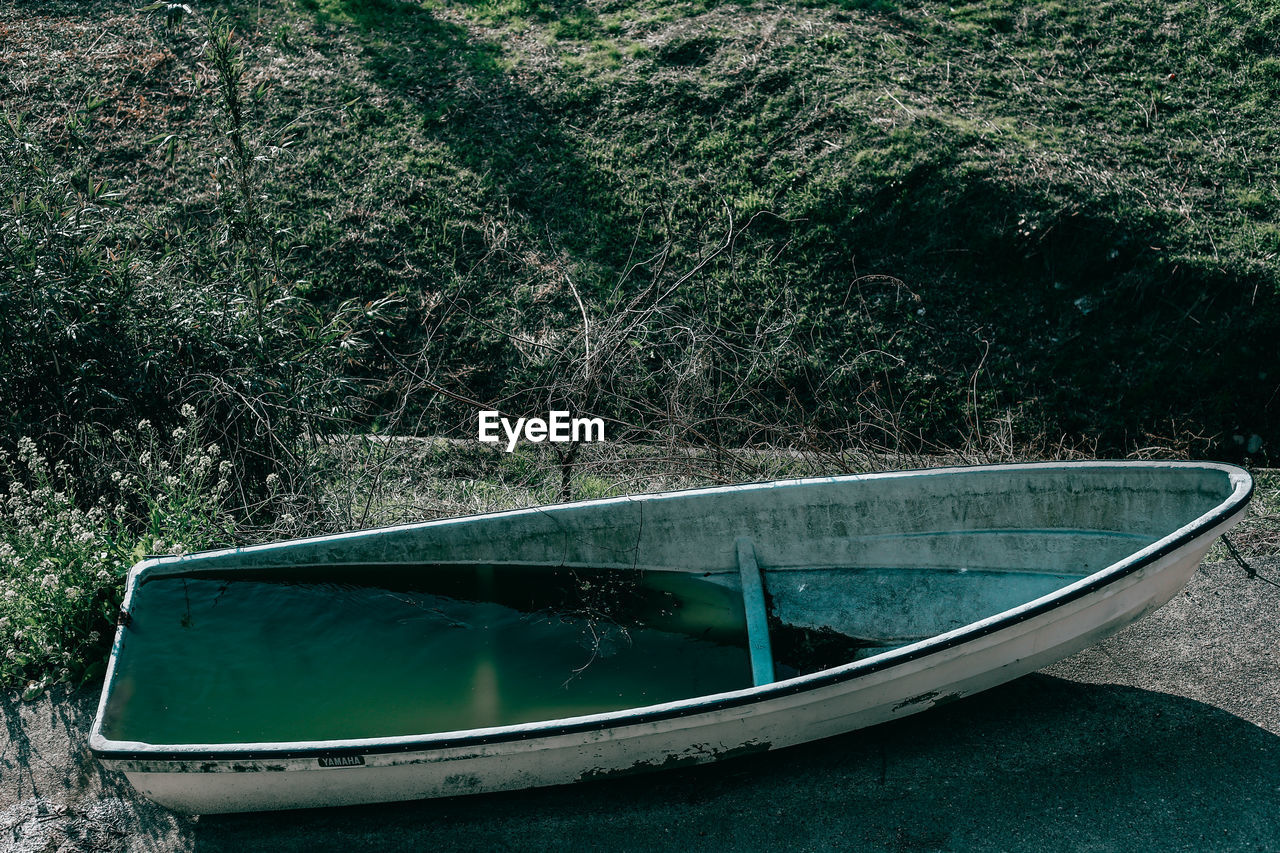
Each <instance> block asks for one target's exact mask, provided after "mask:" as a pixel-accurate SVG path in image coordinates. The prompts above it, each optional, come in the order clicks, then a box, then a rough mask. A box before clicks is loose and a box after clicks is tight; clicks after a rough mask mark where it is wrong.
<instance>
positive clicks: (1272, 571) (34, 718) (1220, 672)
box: [0, 561, 1280, 853]
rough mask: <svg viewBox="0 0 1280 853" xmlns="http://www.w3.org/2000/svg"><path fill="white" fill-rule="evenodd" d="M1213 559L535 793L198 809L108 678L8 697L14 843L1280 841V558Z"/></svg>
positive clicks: (678, 845) (1204, 845) (676, 846)
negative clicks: (154, 778)
mask: <svg viewBox="0 0 1280 853" xmlns="http://www.w3.org/2000/svg"><path fill="white" fill-rule="evenodd" d="M1256 567H1257V569H1258V574H1259V576H1260V577H1257V578H1251V577H1249V576H1248V575H1247V574H1246V573H1245V571H1244V570H1243V569H1241V568H1240V567H1239V566H1238V565H1237V564H1235V563H1215V564H1211V565H1208V566H1205V567H1202V568H1201V569H1200V571H1199V572H1198V573H1197V575H1196V576H1195V578H1194V579H1193V581H1192V583H1191V584H1190V585H1189V586H1188V588H1187V589H1186V590H1185V591H1184V592H1183V593H1181V594H1180V595H1179V596H1178V597H1177V598H1175V599H1174V601H1173V602H1171V603H1170V604H1169V605H1168V606H1167V607H1165V608H1164V609H1163V610H1161V611H1160V612H1158V613H1156V614H1154V615H1153V616H1150V617H1148V618H1147V619H1146V620H1145V621H1144V622H1142V623H1140V624H1138V625H1135V626H1133V627H1132V628H1130V629H1129V630H1127V631H1126V632H1124V633H1122V634H1120V635H1118V636H1117V637H1115V638H1113V639H1112V640H1110V641H1108V642H1107V643H1105V644H1103V645H1101V646H1098V647H1095V648H1093V649H1090V650H1088V651H1086V652H1084V653H1082V654H1080V655H1077V656H1076V657H1074V658H1071V659H1070V660H1067V661H1064V662H1063V663H1061V664H1059V665H1057V666H1055V667H1053V668H1052V669H1050V670H1048V671H1046V673H1044V674H1037V675H1033V676H1028V677H1026V678H1023V679H1020V680H1018V681H1016V682H1014V683H1012V684H1009V685H1006V686H1005V687H1002V688H999V689H996V690H992V691H989V692H988V693H985V694H982V695H980V696H976V697H972V698H969V699H965V700H963V701H960V702H957V703H955V704H953V705H949V706H946V707H943V708H938V709H935V710H933V711H929V712H927V713H924V714H921V715H918V716H915V717H912V718H910V719H908V720H904V721H901V722H898V723H893V724H889V725H885V726H880V727H877V728H874V729H869V730H865V731H862V732H855V733H854V734H851V735H847V736H844V737H840V738H836V739H833V740H828V741H824V742H822V743H818V744H811V745H808V746H804V747H799V748H795V749H790V750H784V751H781V752H778V753H774V754H769V755H764V756H758V757H754V758H747V759H740V760H738V761H736V762H729V763H726V764H724V765H720V766H717V767H710V768H698V769H694V770H688V771H676V772H671V773H665V774H655V775H649V776H644V777H635V778H631V779H626V780H619V781H612V782H603V783H599V784H592V785H580V786H574V787H569V788H554V789H547V790H541V791H534V792H528V793H517V794H499V795H488V796H481V797H471V798H460V799H455V800H443V801H440V800H437V801H429V802H420V803H409V804H399V805H392V806H374V807H362V808H348V809H328V810H312V811H308V812H289V813H278V814H267V815H235V816H222V817H201V818H196V819H191V818H182V817H177V816H175V815H172V814H170V813H168V812H166V811H164V810H163V809H160V808H159V807H156V806H154V805H152V804H150V803H148V802H147V801H145V800H141V799H138V798H136V797H135V796H134V795H133V794H132V792H131V790H130V789H129V788H128V786H127V784H125V783H123V782H122V781H121V780H119V779H117V778H114V777H111V776H109V775H107V774H104V773H103V772H102V771H101V770H100V769H99V768H98V767H97V765H96V764H95V763H94V762H93V760H92V759H91V758H90V757H89V756H88V755H87V754H86V752H85V749H84V740H85V733H86V730H87V728H88V725H89V721H90V719H91V717H92V711H93V707H94V704H95V703H96V692H92V691H89V692H81V693H72V694H68V693H67V692H62V693H57V694H54V695H53V696H49V697H45V698H42V699H40V700H37V701H35V702H31V703H20V702H18V701H17V700H16V699H15V698H14V697H7V698H5V699H4V700H3V701H2V702H0V714H2V715H3V718H4V722H5V727H4V730H3V731H0V737H3V738H4V739H5V740H3V741H2V742H0V743H2V747H0V848H3V847H4V846H5V845H8V846H9V848H10V849H13V850H17V851H24V853H25V851H46V850H47V851H56V850H113V849H114V850H195V851H219V850H228V851H236V853H243V851H245V850H256V849H270V850H300V851H301V850H307V851H310V850H324V849H344V848H345V849H377V850H472V849H477V850H500V849H536V850H550V849H574V850H578V849H582V850H680V851H684V850H707V851H720V850H744V849H776V850H782V849H787V850H830V849H845V850H874V851H916V850H1089V851H1094V850H1125V851H1127V850H1157V849H1158V850H1196V851H1204V850H1232V851H1237V850H1280V666H1278V665H1277V664H1278V663H1280V661H1278V660H1277V655H1280V586H1277V585H1275V584H1280V561H1271V562H1267V563H1258V564H1256Z"/></svg>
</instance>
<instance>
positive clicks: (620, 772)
mask: <svg viewBox="0 0 1280 853" xmlns="http://www.w3.org/2000/svg"><path fill="white" fill-rule="evenodd" d="M772 747H773V744H772V743H770V742H769V741H748V742H747V743H744V744H742V745H741V746H735V747H731V748H729V749H720V750H717V749H712V748H711V747H710V746H708V745H707V744H695V745H694V746H691V747H689V748H688V749H686V750H684V751H683V752H681V753H679V754H675V753H673V754H671V755H667V756H665V757H664V758H662V760H660V761H659V760H656V759H655V760H653V761H637V762H635V763H634V764H632V765H631V766H629V767H612V768H611V767H593V768H592V769H590V770H588V771H586V772H585V773H583V774H582V775H580V776H579V777H578V780H577V781H579V782H591V781H596V780H600V779H619V778H622V777H625V776H635V775H637V774H640V773H650V772H652V771H654V770H673V769H675V768H678V767H694V766H697V765H699V764H710V763H711V762H713V761H725V760H727V759H731V758H742V757H744V756H748V755H758V754H760V753H762V752H768V751H769V750H770V749H771V748H772Z"/></svg>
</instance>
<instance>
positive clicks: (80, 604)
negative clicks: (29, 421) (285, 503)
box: [0, 407, 233, 696]
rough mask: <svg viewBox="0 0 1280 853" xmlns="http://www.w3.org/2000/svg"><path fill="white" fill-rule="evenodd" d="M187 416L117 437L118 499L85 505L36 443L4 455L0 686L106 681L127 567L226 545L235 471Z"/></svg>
mask: <svg viewBox="0 0 1280 853" xmlns="http://www.w3.org/2000/svg"><path fill="white" fill-rule="evenodd" d="M182 415H183V418H184V424H183V425H182V426H179V427H177V428H176V429H174V430H172V431H171V432H169V433H168V434H164V435H162V434H161V433H160V431H158V430H156V429H155V428H154V427H153V426H152V425H151V424H150V423H148V422H146V421H143V422H142V423H140V424H139V425H138V428H137V429H136V431H131V432H129V433H124V432H119V431H118V432H116V433H114V434H113V435H112V436H111V438H112V442H111V444H112V445H113V446H114V448H115V450H116V454H115V455H116V457H117V458H118V459H120V460H123V461H122V462H121V463H120V465H119V468H120V469H122V470H115V471H112V473H111V474H110V476H109V480H110V482H111V483H112V487H113V490H114V492H115V493H114V495H112V496H110V497H107V496H103V497H101V498H99V499H98V500H97V502H94V503H92V504H91V505H88V506H86V505H85V503H84V502H83V501H80V500H78V498H77V494H76V491H75V488H74V484H73V478H72V475H71V471H70V469H69V467H68V466H67V465H66V463H64V462H50V461H49V460H48V459H47V458H46V457H45V456H44V455H43V454H42V453H41V452H40V450H39V449H38V447H37V446H36V443H35V442H34V441H33V440H31V439H30V438H23V439H21V440H19V442H18V447H17V452H16V454H15V455H9V454H5V453H3V452H0V476H3V478H4V479H5V480H7V481H8V486H7V491H6V492H5V494H4V495H3V502H2V503H0V687H14V686H18V687H22V688H23V690H24V694H25V695H28V696H32V695H36V694H38V693H39V692H40V691H41V690H42V689H43V688H44V687H45V686H47V685H48V684H51V683H54V682H58V681H75V680H87V679H91V678H93V677H96V676H98V675H100V674H101V672H102V669H103V666H104V662H105V658H106V652H107V650H108V648H109V643H110V642H111V638H112V636H113V634H114V624H115V619H116V614H117V612H118V609H119V604H120V597H121V593H122V590H123V581H124V577H125V575H126V574H127V573H128V570H129V567H130V566H131V565H133V564H134V563H135V562H137V561H138V560H139V559H141V558H142V557H143V556H145V555H147V554H156V553H183V552H185V551H190V550H195V549H198V548H205V547H210V546H213V545H217V544H224V543H227V542H229V541H230V539H231V538H232V532H231V531H232V527H233V525H232V524H231V521H230V514H229V512H228V510H227V507H226V505H227V496H228V494H229V492H230V490H231V482H230V477H231V466H230V464H229V463H227V462H226V461H225V460H222V459H221V453H220V451H219V449H218V447H217V445H216V444H213V443H209V442H203V441H202V440H201V436H202V435H203V434H204V432H205V431H204V430H202V429H201V428H200V424H199V419H198V416H197V415H196V413H195V411H194V410H193V409H191V408H190V407H183V411H182Z"/></svg>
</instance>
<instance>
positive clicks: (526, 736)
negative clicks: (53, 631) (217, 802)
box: [89, 460, 1254, 772]
mask: <svg viewBox="0 0 1280 853" xmlns="http://www.w3.org/2000/svg"><path fill="white" fill-rule="evenodd" d="M1071 468H1187V469H1202V470H1216V471H1221V472H1222V473H1224V474H1226V475H1227V476H1228V479H1229V482H1230V485H1231V486H1232V490H1231V492H1230V494H1228V495H1227V496H1226V497H1225V498H1224V499H1223V500H1222V501H1221V502H1219V503H1218V504H1217V505H1216V506H1215V507H1214V508H1213V509H1211V510H1210V511H1208V512H1206V513H1203V514H1202V515H1200V516H1198V517H1197V518H1195V519H1193V520H1191V521H1190V522H1188V523H1187V524H1185V525H1183V526H1182V527H1180V528H1178V529H1176V530H1174V531H1171V532H1170V533H1169V534H1167V535H1165V536H1163V537H1160V538H1159V539H1157V540H1155V541H1154V542H1152V543H1150V544H1149V545H1147V546H1146V547H1145V548H1142V549H1139V550H1138V551H1135V552H1134V553H1132V554H1130V555H1128V556H1127V557H1125V558H1123V559H1121V560H1118V561H1116V562H1114V563H1111V564H1110V565H1108V566H1105V567H1103V568H1101V569H1099V570H1098V571H1096V572H1093V573H1091V574H1089V575H1085V576H1084V577H1082V578H1080V579H1079V580H1077V581H1075V582H1074V583H1071V584H1068V585H1066V586H1064V587H1061V588H1059V589H1057V590H1054V591H1053V592H1051V593H1048V594H1047V595H1044V596H1041V597H1039V598H1036V599H1032V600H1030V601H1027V602H1024V603H1022V604H1020V605H1018V606H1016V607H1013V608H1009V609H1008V610H1004V611H1001V612H999V613H996V614H992V615H991V616H988V617H986V618H984V619H980V620H977V621H975V622H971V623H969V624H967V625H963V626H961V627H959V628H956V629H953V630H951V631H946V632H943V633H940V634H935V635H933V636H931V637H928V638H925V639H923V640H919V641H916V642H914V643H911V644H909V645H905V646H901V647H898V648H896V649H892V650H889V651H885V652H882V653H880V654H878V655H874V656H872V657H869V658H865V659H863V660H858V661H851V662H849V663H845V664H841V665H840V666H836V667H832V668H830V669H826V670H821V671H819V672H814V673H809V674H807V675H801V676H796V677H794V678H790V679H785V680H782V681H776V682H772V683H770V684H763V685H759V686H754V687H748V688H744V689H741V690H735V691H728V692H723V693H713V694H707V695H704V696H696V697H690V698H688V699H681V700H676V701H673V702H667V703H663V704H659V705H650V706H641V707H634V708H624V709H619V710H616V711H608V712H603V713H599V714H591V715H584V716H579V717H565V718H558V719H551V720H538V721H532V722H526V723H517V724H511V725H506V726H494V727H488V728H481V729H466V730H459V731H454V732H431V733H424V734H414V735H397V736H391V737H378V738H352V739H341V740H323V741H317V740H311V741H271V742H263V743H251V742H242V743H230V744H151V743H146V742H141V741H121V740H114V739H111V738H107V737H105V736H104V735H103V734H102V721H103V715H104V711H105V709H106V705H107V699H108V696H109V694H110V692H111V690H110V688H111V687H112V686H113V683H114V678H115V665H116V659H117V654H118V653H119V651H120V646H121V644H122V641H123V637H124V630H125V628H124V626H123V625H121V626H120V627H118V628H117V631H116V637H115V640H114V642H113V644H112V649H111V657H110V660H109V662H108V668H107V672H106V674H105V676H104V687H103V690H102V694H101V697H100V699H99V703H98V710H97V714H96V715H95V717H94V721H93V726H92V728H91V730H90V736H89V747H90V750H91V751H92V752H93V754H94V755H95V756H96V757H98V758H99V759H105V760H110V761H141V762H155V763H157V764H160V763H164V762H169V763H172V762H188V761H208V762H216V761H254V760H287V759H297V758H333V757H342V756H351V755H376V754H398V753H400V754H402V753H412V752H422V751H443V750H448V749H457V748H466V747H483V746H492V745H496V744H503V743H515V742H521V741H528V740H534V739H540V738H554V737H561V736H567V735H574V734H581V733H587V732H595V731H602V730H605V729H611V728H613V729H621V728H625V727H630V726H636V725H643V724H647V723H655V722H660V721H664V720H672V719H679V718H682V717H690V716H695V715H699V714H706V713H713V712H715V711H720V710H725V709H730V708H735V707H742V706H747V705H756V704H760V703H763V702H766V701H769V700H773V699H778V698H784V697H787V696H794V695H797V694H801V693H806V692H809V691H812V690H818V689H822V688H825V687H830V686H833V685H837V684H842V683H845V682H849V681H853V680H856V679H858V678H863V677H865V676H868V675H871V674H873V673H878V672H882V671H885V670H887V669H891V668H893V667H896V666H901V665H904V664H907V663H911V662H915V661H918V660H921V659H922V658H926V657H929V656H931V655H934V654H938V653H941V652H944V651H947V650H949V649H954V648H956V647H957V646H962V645H964V644H966V643H969V642H973V641H975V640H978V639H981V638H983V637H987V636H989V635H991V634H994V633H997V632H999V631H1001V630H1004V629H1006V628H1009V627H1012V626H1015V625H1018V624H1020V623H1022V622H1025V621H1027V620H1029V619H1033V618H1035V617H1037V616H1040V615H1043V614H1045V613H1048V612H1050V611H1052V610H1055V609H1057V608H1059V607H1061V606H1063V605H1066V604H1068V603H1070V602H1073V601H1076V600H1079V599H1081V598H1084V597H1085V596H1088V595H1090V594H1092V593H1094V592H1097V591H1098V590H1100V589H1103V588H1104V587H1106V586H1109V585H1111V584H1113V583H1115V582H1117V581H1119V580H1122V579H1124V578H1126V577H1128V576H1130V575H1132V574H1135V573H1137V572H1138V571H1140V570H1141V569H1143V568H1145V567H1147V566H1149V565H1151V564H1152V563H1155V562H1157V561H1159V560H1160V559H1162V558H1163V557H1166V556H1168V555H1169V554H1171V553H1174V552H1177V551H1179V550H1181V549H1182V548H1184V547H1186V546H1187V545H1189V544H1190V543H1191V542H1193V541H1195V540H1197V539H1200V538H1201V537H1203V536H1205V535H1206V534H1209V533H1211V532H1212V533H1213V535H1214V537H1215V538H1216V536H1217V535H1218V534H1217V533H1216V532H1214V531H1216V530H1217V529H1219V528H1223V527H1229V526H1230V523H1233V522H1234V521H1235V520H1236V518H1237V517H1238V516H1239V515H1241V514H1243V513H1244V512H1245V511H1246V510H1247V506H1248V502H1249V500H1250V498H1251V497H1252V495H1253V491H1254V482H1253V478H1252V476H1251V475H1250V474H1249V472H1248V471H1247V470H1246V469H1244V468H1242V467H1240V466H1237V465H1232V464H1229V463H1220V462H1191V461H1160V460H1142V461H1134V460H1087V461H1078V462H1074V461H1073V462H1032V463H1005V464H994V465H960V466H947V467H942V468H919V469H910V470H903V471H889V472H878V473H873V474H850V475H840V476H831V477H809V478H800V479H793V480H771V481H762V482H758V483H744V484H735V485H731V486H713V487H694V488H689V489H678V490H670V491H666V492H654V493H648V494H638V495H624V496H619V497H613V498H599V499H592V500H584V501H572V502H567V503H561V504H553V505H548V506H541V507H529V508H522V509H515V510H502V511H498V512H491V513H480V514H474V515H464V516H453V517H449V518H440V519H432V520H430V521H426V522H415V523H410V524H402V525H395V526H392V527H382V528H371V529H368V530H361V531H349V532H344V533H339V534H333V535H329V536H317V537H307V538H303V539H293V540H286V541H283V542H276V543H267V544H263V545H253V546H247V547H240V548H226V549H218V550H213V551H202V552H195V553H192V554H188V555H183V556H180V557H153V558H148V559H146V560H143V561H141V562H139V563H138V564H137V565H135V566H134V567H133V568H132V569H131V570H130V572H129V578H128V583H127V586H126V590H125V596H124V600H123V601H122V603H121V612H122V613H128V612H129V608H130V606H131V604H132V598H133V594H134V592H135V591H136V589H137V588H138V587H139V586H140V585H141V584H142V582H143V581H144V580H145V579H146V578H147V577H148V576H150V575H152V574H157V575H159V574H168V573H169V572H165V571H163V570H165V569H175V568H178V567H180V566H184V565H185V564H187V563H189V562H192V561H195V560H197V559H199V558H201V557H209V556H213V555H216V554H230V553H248V552H254V551H266V550H275V549H279V548H283V547H288V546H292V545H298V544H302V543H306V542H318V541H334V540H339V539H346V538H353V537H358V536H364V535H368V534H370V533H375V532H376V533H388V532H393V531H396V530H406V529H422V528H424V527H429V526H435V525H440V524H448V523H451V522H457V521H460V520H464V519H478V518H491V517H501V516H511V515H519V514H529V513H540V512H544V511H547V510H551V509H559V508H561V507H570V506H583V505H591V504H595V505H607V504H611V503H627V502H631V501H636V500H655V499H662V498H666V497H670V496H676V495H685V496H688V495H694V494H699V493H702V494H723V493H726V492H733V491H740V490H749V489H765V488H774V487H778V486H801V485H821V484H833V483H841V482H851V481H858V480H862V481H865V480H877V479H889V478H908V477H916V476H925V475H943V474H961V473H976V472H981V471H1019V470H1026V471H1050V470H1055V469H1058V470H1067V469H1071ZM334 565H337V564H334ZM157 570H160V571H157ZM172 573H174V574H177V573H178V572H176V571H175V572H172ZM148 770H149V771H153V772H154V771H159V772H165V769H164V768H163V767H151V768H148Z"/></svg>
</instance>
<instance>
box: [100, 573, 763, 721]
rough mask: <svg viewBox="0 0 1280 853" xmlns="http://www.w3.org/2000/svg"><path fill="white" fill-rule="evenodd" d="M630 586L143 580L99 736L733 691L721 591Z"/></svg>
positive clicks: (686, 580) (604, 704)
mask: <svg viewBox="0 0 1280 853" xmlns="http://www.w3.org/2000/svg"><path fill="white" fill-rule="evenodd" d="M630 575H631V573H619V572H596V571H588V570H582V569H575V570H572V571H571V570H567V569H553V568H542V567H502V566H493V567H485V569H484V570H483V571H476V569H475V567H462V566H422V567H416V568H414V569H412V570H405V569H400V570H395V571H389V570H387V569H385V568H377V567H344V568H342V569H337V570H334V569H330V570H326V571H325V573H324V575H323V576H320V575H319V574H317V572H316V571H315V570H308V571H307V573H306V575H305V577H306V578H307V579H306V580H303V577H304V576H303V575H302V574H301V573H298V574H296V575H294V576H293V577H289V576H281V575H279V574H278V573H277V574H273V575H264V574H243V573H241V574H236V575H223V576H218V575H213V574H209V575H204V576H189V577H186V578H163V577H161V578H156V579H153V580H150V581H147V582H144V583H143V584H142V585H141V587H139V589H138V590H137V591H136V593H135V599H134V604H133V608H132V616H133V618H132V621H131V623H130V625H129V628H128V629H127V630H126V633H125V639H124V645H123V648H122V650H121V653H120V656H119V658H118V660H117V664H116V666H117V674H116V679H115V681H114V683H113V686H112V694H111V697H110V701H109V705H108V708H107V713H106V715H105V717H104V734H105V735H106V736H107V737H109V738H113V739H117V740H137V741H143V742H148V743H156V744H181V743H236V742H278V741H301V740H327V739H341V738H357V737H379V736H393V735H413V734H423V733H430V732H447V731H458V730H465V729H473V728H480V727H486V726H497V725H507V724H512V723H520V722H529V721H534V720H547V719H558V718H563V717H570V716H576V715H581V714H589V713H596V712H600V711H609V710H617V709H622V708H629V707H639V706H644V705H652V704H656V703H660V702H666V701H671V700H674V699H682V698H688V697H692V696H699V695H705V694H710V693H717V692H721V691H726V690H735V689H739V688H743V687H749V686H750V683H751V680H750V679H751V666H750V662H749V659H748V656H747V652H746V649H745V646H746V640H745V623H744V620H743V616H742V605H741V602H740V600H739V596H738V593H737V592H736V591H735V590H733V589H727V588H725V587H723V586H718V585H716V584H714V583H711V582H709V581H706V580H703V579H702V578H700V577H698V576H690V575H685V574H681V573H674V572H646V573H643V574H640V575H638V576H635V577H631V576H630ZM232 577H234V578H235V579H234V580H233V579H231V578H232Z"/></svg>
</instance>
